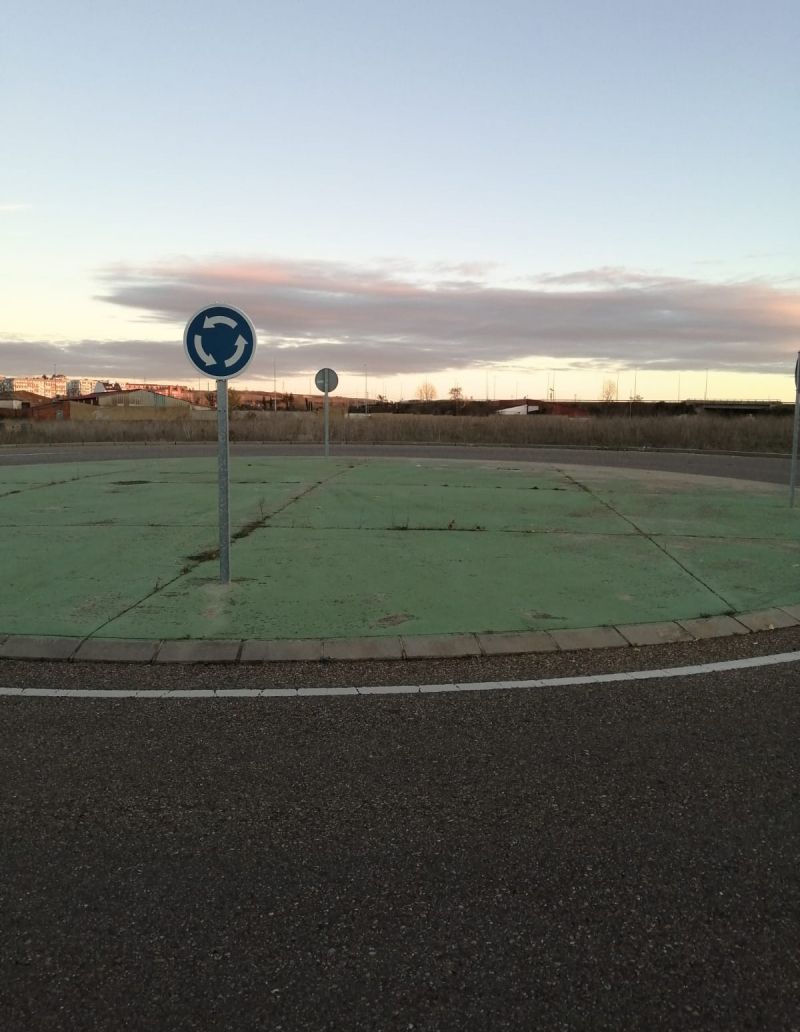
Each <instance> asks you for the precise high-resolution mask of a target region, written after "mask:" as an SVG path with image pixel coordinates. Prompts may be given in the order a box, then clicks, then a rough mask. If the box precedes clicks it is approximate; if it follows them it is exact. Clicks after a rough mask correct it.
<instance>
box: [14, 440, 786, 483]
mask: <svg viewBox="0 0 800 1032" xmlns="http://www.w3.org/2000/svg"><path fill="white" fill-rule="evenodd" d="M321 452H322V449H321V447H320V445H302V444H294V445H293V444H234V445H232V446H231V454H232V455H234V456H235V455H241V456H253V455H263V456H269V455H316V456H319V455H320V454H321ZM216 454H217V451H216V445H215V444H85V445H19V446H17V445H8V446H4V447H0V466H3V465H27V464H32V463H43V462H80V461H83V462H95V461H101V460H103V459H120V458H128V459H142V458H147V459H159V458H171V459H174V458H181V457H183V456H186V457H202V456H206V457H213V456H216ZM332 454H335V455H338V456H354V457H369V456H373V457H375V458H386V457H395V458H414V459H473V460H480V461H491V462H505V461H509V462H547V463H553V464H573V465H575V464H577V465H582V466H614V467H618V468H622V469H652V470H663V471H665V472H672V473H695V474H702V475H704V476H717V477H733V478H736V479H739V480H756V481H763V482H765V483H771V484H786V485H787V486H788V483H789V464H790V462H789V457H788V456H782V455H756V454H747V455H735V454H721V453H713V452H665V451H647V450H641V451H610V450H608V451H607V450H604V449H594V448H508V447H507V448H500V447H491V448H484V447H450V446H447V447H443V446H438V445H406V444H397V445H346V446H342V445H337V446H336V447H335V448H334V449H332Z"/></svg>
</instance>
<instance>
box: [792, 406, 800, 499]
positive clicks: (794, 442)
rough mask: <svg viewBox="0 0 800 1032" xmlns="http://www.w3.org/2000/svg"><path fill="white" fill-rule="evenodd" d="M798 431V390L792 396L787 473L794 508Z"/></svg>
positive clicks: (799, 418)
mask: <svg viewBox="0 0 800 1032" xmlns="http://www.w3.org/2000/svg"><path fill="white" fill-rule="evenodd" d="M798 431H800V391H796V392H795V396H794V432H793V433H792V469H791V473H790V474H789V508H790V509H792V508H794V489H795V484H796V482H797V437H798Z"/></svg>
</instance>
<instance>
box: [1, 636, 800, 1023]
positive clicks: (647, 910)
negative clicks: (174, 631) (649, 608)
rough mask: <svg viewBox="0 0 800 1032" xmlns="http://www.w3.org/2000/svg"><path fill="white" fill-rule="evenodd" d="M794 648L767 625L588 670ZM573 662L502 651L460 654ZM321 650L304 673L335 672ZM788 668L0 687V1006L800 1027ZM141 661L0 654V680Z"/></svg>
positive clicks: (497, 669)
mask: <svg viewBox="0 0 800 1032" xmlns="http://www.w3.org/2000/svg"><path fill="white" fill-rule="evenodd" d="M799 646H800V635H799V634H798V631H797V630H792V631H784V632H775V634H774V635H754V636H749V637H748V638H747V639H745V640H743V639H726V640H725V641H720V642H713V643H708V644H707V645H706V646H705V647H704V649H703V650H701V654H700V655H698V654H697V650H691V652H690V651H689V650H688V647H687V646H670V647H662V648H660V649H656V650H638V651H637V650H632V649H625V650H613V651H610V652H604V653H602V654H597V653H596V654H594V656H593V659H592V660H591V666H592V668H593V669H604V670H614V669H625V668H631V667H632V666H633V667H635V666H637V665H638V666H642V665H647V666H650V667H653V666H662V665H668V664H673V663H681V662H684V661H686V659H687V658H689V657H691V658H694V659H697V660H708V659H713V658H730V657H732V656H738V655H749V654H757V653H758V652H768V651H786V650H790V649H794V648H797V647H799ZM588 665H589V660H587V658H586V657H585V656H584V657H583V659H581V658H580V656H579V655H577V654H573V655H571V656H570V655H562V656H557V657H552V656H544V657H538V658H536V659H532V658H530V657H528V658H525V659H523V658H519V657H517V658H516V659H506V660H503V661H502V662H501V664H500V665H496V666H493V667H492V668H489V667H487V666H485V665H484V666H482V667H476V665H475V664H474V663H470V664H468V666H467V667H466V668H465V669H464V670H462V671H460V672H459V674H458V676H460V677H462V676H465V674H467V673H471V674H473V675H477V676H484V677H491V676H495V677H499V676H501V675H502V674H507V675H509V676H526V675H527V676H534V675H535V676H549V675H552V674H556V673H561V674H567V673H569V672H570V671H574V670H579V669H583V670H585V669H587V666H588ZM320 666H321V665H319V664H318V665H317V666H316V670H317V673H316V677H317V678H326V679H327V682H328V683H336V682H337V681H338V682H339V683H347V682H350V683H353V681H354V680H355V676H354V675H355V673H356V672H357V670H359V669H362V668H357V667H355V666H354V665H350V666H347V667H340V666H339V665H338V664H336V665H334V664H326V665H324V667H325V668H327V669H326V670H325V672H324V673H320V672H319V671H320ZM409 666H411V667H412V668H413V670H414V671H416V673H413V672H412V673H411V675H410V676H411V677H413V678H415V679H425V680H432V679H433V678H434V677H435V675H436V672H437V667H436V665H435V664H434V665H431V664H421V665H415V664H408V663H406V664H404V665H403V669H404V670H405V672H406V679H408V677H409ZM397 667H398V665H397V664H370V665H369V666H368V668H367V669H366V671H364V670H362V673H363V675H364V677H365V679H366V680H365V681H362V683H369V682H370V681H372V682H373V683H378V682H379V681H381V680H382V681H383V682H385V683H392V682H393V681H394V682H396V681H397V678H398V677H399V671H398V669H397ZM287 669H288V665H287V668H285V670H284V671H281V670H278V671H270V670H265V669H263V668H260V667H251V668H249V669H243V670H242V669H239V670H236V671H230V672H229V671H228V670H226V669H225V668H188V667H184V668H177V669H175V670H172V671H169V672H168V673H167V674H166V675H165V673H164V672H161V671H159V672H158V677H159V679H161V678H163V677H164V676H169V677H170V678H171V684H172V687H174V688H175V689H176V690H179V689H180V688H182V687H191V686H194V685H199V684H207V683H213V682H214V681H216V683H217V684H219V683H220V681H221V680H222V679H227V678H228V677H234V678H236V680H235V681H231V682H229V683H230V684H231V685H233V686H236V685H241V686H244V685H246V684H263V683H265V682H269V683H289V682H290V680H291V679H293V678H297V677H304V678H305V679H306V680H307V679H308V678H309V677H310V676H311V675H310V673H309V672H307V671H306V672H305V673H304V672H303V669H302V668H297V667H293V668H292V669H293V670H294V673H293V674H290V673H288V672H286V670H287ZM799 671H800V668H798V666H797V665H782V666H774V667H770V668H762V669H756V670H748V671H740V672H736V673H733V674H731V673H726V674H711V675H706V676H704V677H702V678H694V679H677V678H676V679H670V680H665V681H643V682H637V683H635V684H614V685H601V686H592V687H569V688H559V689H548V690H542V691H530V690H527V691H526V690H512V691H498V692H491V693H484V692H481V693H475V694H464V695H429V696H410V695H407V696H391V697H371V698H368V699H367V698H352V697H340V698H332V699H331V698H329V699H321V698H309V699H306V700H302V701H298V700H291V701H289V700H286V701H284V700H280V699H270V700H262V701H252V700H247V701H236V700H226V701H224V702H221V701H216V700H215V701H209V702H207V701H203V700H191V701H190V700H186V701H173V700H168V701H158V702H156V701H148V702H142V701H139V700H128V701H115V702H107V701H84V700H80V699H57V700H54V699H46V698H38V699H20V698H8V697H7V698H4V699H0V727H2V741H3V749H2V753H0V799H1V800H2V826H3V834H2V842H1V844H0V856H1V857H2V870H3V873H4V877H3V879H2V880H1V881H0V908H1V911H0V928H2V933H0V943H1V946H0V1027H2V1028H3V1029H4V1030H7V1032H17V1030H20V1032H22V1030H26V1032H27V1030H30V1029H37V1030H66V1029H75V1030H78V1029H80V1030H81V1032H88V1030H95V1029H96V1030H101V1029H103V1030H105V1029H111V1028H113V1029H137V1030H138V1029H154V1028H157V1029H160V1030H172V1029H181V1030H183V1029H202V1030H217V1029H230V1030H236V1032H239V1030H242V1029H262V1028H263V1029H273V1030H281V1029H282V1030H322V1029H326V1030H334V1029H336V1030H338V1029H342V1028H347V1029H355V1030H362V1029H364V1030H366V1029H375V1030H377V1029H381V1030H384V1029H391V1030H393V1029H398V1030H399V1029H417V1030H434V1029H436V1030H444V1029H447V1030H450V1029H452V1030H456V1029H458V1030H464V1029H469V1030H473V1029H474V1030H483V1029H486V1030H490V1029H491V1030H493V1032H494V1030H497V1029H526V1030H527V1029H535V1028H541V1029H564V1030H567V1029H569V1030H572V1029H581V1030H583V1029H586V1030H589V1029H591V1030H605V1029H608V1030H613V1032H619V1030H621V1029H643V1030H644V1029H647V1030H651V1029H662V1028H663V1029H670V1030H683V1029H692V1030H698V1032H699V1030H704V1032H708V1030H713V1029H726V1030H738V1029H742V1030H744V1029H769V1030H784V1029H785V1030H789V1029H797V1028H800V1002H799V1001H800V882H799V881H798V871H797V856H798V851H799V850H800V808H799V806H798V803H799V799H798V794H799V790H798V773H799V771H798V753H797V739H798V732H800V693H798V687H800V676H799ZM348 675H349V676H348ZM153 676H154V672H153V671H152V670H151V669H150V668H145V669H142V668H130V667H117V668H112V667H107V666H95V667H89V666H88V665H87V666H84V667H78V666H77V665H69V666H66V667H65V666H59V665H57V664H18V663H13V664H12V663H7V664H3V665H1V666H0V681H2V683H3V684H5V685H6V686H9V685H12V684H13V685H19V686H22V685H27V686H32V685H34V684H38V685H40V686H47V685H50V686H52V685H54V684H58V685H61V686H64V687H69V686H71V685H76V684H79V685H82V686H92V685H94V686H98V687H99V686H105V687H108V686H110V685H114V686H125V685H128V684H133V683H136V684H138V685H139V686H140V687H148V686H150V683H151V682H150V681H149V680H148V678H150V677H153ZM160 683H162V684H163V680H161V681H160ZM318 683H322V682H321V681H320V682H318Z"/></svg>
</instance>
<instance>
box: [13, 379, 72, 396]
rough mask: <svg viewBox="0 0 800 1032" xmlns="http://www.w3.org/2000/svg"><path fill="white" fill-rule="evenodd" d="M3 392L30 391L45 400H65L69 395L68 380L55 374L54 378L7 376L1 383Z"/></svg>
mask: <svg viewBox="0 0 800 1032" xmlns="http://www.w3.org/2000/svg"><path fill="white" fill-rule="evenodd" d="M0 390H2V391H30V393H31V394H40V395H41V396H42V397H43V398H59V397H60V398H63V397H65V396H66V393H67V378H66V376H62V375H60V374H56V373H54V374H53V375H52V376H7V377H6V378H5V379H4V380H3V381H2V382H0Z"/></svg>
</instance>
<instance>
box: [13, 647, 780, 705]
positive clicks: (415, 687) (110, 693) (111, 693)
mask: <svg viewBox="0 0 800 1032" xmlns="http://www.w3.org/2000/svg"><path fill="white" fill-rule="evenodd" d="M787 663H800V652H778V653H775V654H774V655H771V656H753V657H752V658H751V659H731V660H726V661H724V662H720V663H700V664H697V665H695V666H682V667H663V668H660V669H655V670H627V671H624V672H623V673H618V674H587V675H584V676H580V677H543V678H538V679H535V680H531V681H472V682H463V683H460V684H459V683H453V684H398V685H374V686H372V687H364V688H358V687H339V686H335V685H332V686H330V687H327V688H326V687H319V688H234V689H231V688H221V689H218V690H214V689H212V688H194V689H176V690H175V691H171V690H156V689H141V690H137V689H132V688H120V689H113V688H102V689H94V688H0V696H3V697H4V698H36V699H41V698H49V699H60V698H65V699H67V698H69V699H277V698H283V699H286V698H289V699H307V698H312V697H323V698H333V697H339V696H342V695H349V696H352V695H430V694H433V693H436V692H495V691H509V690H514V689H520V688H570V687H572V686H576V685H582V686H585V685H593V684H617V683H624V682H626V681H655V680H664V679H666V678H674V677H698V676H700V675H703V674H719V673H725V672H726V671H730V670H753V669H757V668H759V667H767V666H778V665H781V664H787Z"/></svg>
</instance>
